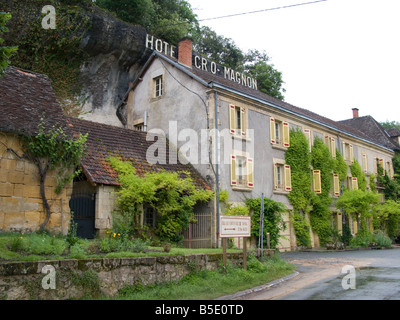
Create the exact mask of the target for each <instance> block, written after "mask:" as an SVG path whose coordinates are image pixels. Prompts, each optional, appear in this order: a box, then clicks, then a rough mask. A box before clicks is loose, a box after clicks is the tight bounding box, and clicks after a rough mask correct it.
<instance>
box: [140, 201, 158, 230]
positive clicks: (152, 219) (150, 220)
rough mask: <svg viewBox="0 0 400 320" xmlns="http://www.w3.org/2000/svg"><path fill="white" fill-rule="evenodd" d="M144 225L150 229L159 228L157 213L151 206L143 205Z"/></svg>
mask: <svg viewBox="0 0 400 320" xmlns="http://www.w3.org/2000/svg"><path fill="white" fill-rule="evenodd" d="M143 225H144V226H148V227H150V228H155V227H156V226H157V212H156V210H155V209H154V208H153V207H151V206H150V205H143Z"/></svg>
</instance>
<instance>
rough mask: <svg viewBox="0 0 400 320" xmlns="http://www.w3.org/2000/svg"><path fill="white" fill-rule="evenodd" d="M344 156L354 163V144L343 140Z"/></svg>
mask: <svg viewBox="0 0 400 320" xmlns="http://www.w3.org/2000/svg"><path fill="white" fill-rule="evenodd" d="M342 146H343V158H344V160H346V161H348V162H350V163H354V153H353V145H352V144H349V143H346V142H343V144H342Z"/></svg>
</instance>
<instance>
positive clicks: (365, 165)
mask: <svg viewBox="0 0 400 320" xmlns="http://www.w3.org/2000/svg"><path fill="white" fill-rule="evenodd" d="M362 168H363V171H364V173H367V172H368V160H367V154H365V153H363V155H362Z"/></svg>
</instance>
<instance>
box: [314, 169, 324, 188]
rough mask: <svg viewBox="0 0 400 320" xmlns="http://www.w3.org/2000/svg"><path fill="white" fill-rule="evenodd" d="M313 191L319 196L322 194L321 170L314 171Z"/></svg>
mask: <svg viewBox="0 0 400 320" xmlns="http://www.w3.org/2000/svg"><path fill="white" fill-rule="evenodd" d="M313 190H314V192H315V193H317V194H320V193H322V186H321V171H320V170H313Z"/></svg>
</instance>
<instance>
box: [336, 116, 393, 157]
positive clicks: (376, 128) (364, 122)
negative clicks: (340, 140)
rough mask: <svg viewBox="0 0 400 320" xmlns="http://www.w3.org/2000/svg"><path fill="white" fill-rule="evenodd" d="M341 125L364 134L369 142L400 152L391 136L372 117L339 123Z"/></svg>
mask: <svg viewBox="0 0 400 320" xmlns="http://www.w3.org/2000/svg"><path fill="white" fill-rule="evenodd" d="M339 123H342V124H345V125H348V126H351V127H353V128H356V129H358V130H360V131H362V132H364V133H365V134H366V135H367V136H368V138H369V140H371V141H373V142H375V143H377V144H379V145H382V146H385V147H387V148H390V149H392V150H399V147H398V146H396V145H395V144H394V143H393V142H392V141H391V139H390V137H389V134H388V133H387V132H386V131H385V129H383V127H382V126H381V125H380V124H379V123H378V122H377V121H376V120H375V119H374V118H372V117H371V116H364V117H358V118H352V119H348V120H342V121H339Z"/></svg>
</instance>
